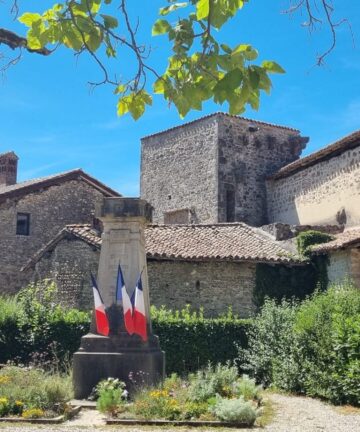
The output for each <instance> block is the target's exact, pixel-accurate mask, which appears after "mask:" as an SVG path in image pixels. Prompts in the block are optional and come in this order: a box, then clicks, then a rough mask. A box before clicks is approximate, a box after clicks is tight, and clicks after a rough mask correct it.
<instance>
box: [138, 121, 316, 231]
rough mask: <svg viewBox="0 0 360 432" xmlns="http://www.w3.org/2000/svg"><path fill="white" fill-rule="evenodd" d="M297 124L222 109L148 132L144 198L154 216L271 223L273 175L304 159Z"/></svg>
mask: <svg viewBox="0 0 360 432" xmlns="http://www.w3.org/2000/svg"><path fill="white" fill-rule="evenodd" d="M307 142H308V138H304V137H301V136H300V132H299V131H298V130H296V129H292V128H288V127H285V126H276V125H272V124H269V123H264V122H259V121H255V120H249V119H246V118H243V117H237V116H231V115H228V114H224V113H216V114H212V115H209V116H206V117H202V118H200V119H198V120H195V121H192V122H190V123H186V124H184V125H182V126H178V127H174V128H172V129H168V130H166V131H164V132H159V133H157V134H154V135H150V136H147V137H145V138H143V139H142V146H141V183H140V194H141V198H143V199H145V200H147V201H148V202H149V203H150V204H151V205H152V206H153V207H154V213H153V221H154V222H155V223H160V224H161V223H205V224H207V223H209V224H211V223H218V222H246V223H248V224H249V225H253V226H259V225H262V224H265V223H267V208H266V187H265V180H266V178H267V177H268V176H269V175H271V174H273V173H274V172H276V171H277V170H278V169H280V168H281V167H283V166H284V165H287V164H289V163H290V162H293V161H294V160H296V159H298V158H299V156H300V154H301V152H302V150H303V149H304V147H305V145H306V143H307Z"/></svg>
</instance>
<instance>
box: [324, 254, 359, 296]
mask: <svg viewBox="0 0 360 432" xmlns="http://www.w3.org/2000/svg"><path fill="white" fill-rule="evenodd" d="M328 277H329V283H340V282H343V281H344V280H346V279H349V280H351V281H353V282H354V283H355V285H356V286H357V287H358V288H360V249H359V248H349V249H344V250H338V251H333V252H330V254H329V266H328Z"/></svg>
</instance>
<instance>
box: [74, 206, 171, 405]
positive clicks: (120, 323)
mask: <svg viewBox="0 0 360 432" xmlns="http://www.w3.org/2000/svg"><path fill="white" fill-rule="evenodd" d="M151 211H152V208H151V206H150V205H149V204H148V203H147V202H146V201H144V200H141V199H138V198H104V201H103V204H102V206H101V208H99V209H98V210H97V217H98V218H99V219H100V220H101V221H102V223H103V234H102V244H101V252H100V261H99V269H98V288H99V290H100V293H101V296H102V298H103V301H104V303H105V306H106V308H107V315H108V318H109V322H110V334H109V336H102V335H99V334H96V324H95V320H94V317H93V320H92V324H91V328H90V333H89V334H87V335H86V336H83V337H82V338H81V345H80V349H79V350H78V351H77V352H76V353H75V354H74V358H73V380H74V391H75V398H78V399H83V398H86V397H87V396H89V394H90V393H91V390H92V389H93V387H94V386H95V385H96V384H97V383H98V382H99V381H101V380H102V379H106V378H109V377H112V378H119V379H121V380H122V381H125V383H126V384H127V387H128V388H130V390H131V386H132V384H133V383H132V380H131V379H130V378H129V376H132V377H136V376H138V378H137V381H139V379H140V378H141V380H143V381H144V384H155V383H156V382H157V381H159V380H160V379H162V378H163V377H164V368H165V355H164V353H163V352H162V351H161V350H160V347H159V341H158V338H157V336H154V335H153V334H152V328H151V321H150V302H149V286H148V277H147V268H146V251H145V236H144V229H145V227H146V224H147V223H149V222H151ZM119 263H120V265H121V268H122V271H123V275H124V279H125V285H126V288H127V291H128V293H129V296H131V295H132V293H133V291H134V289H135V285H136V282H137V280H138V277H139V275H140V273H141V281H142V287H143V296H144V302H145V313H146V317H147V332H148V340H147V341H146V342H143V341H142V340H141V338H140V337H139V336H138V335H129V334H128V333H127V332H126V329H125V325H124V319H123V310H122V306H119V305H116V303H115V292H116V280H117V271H118V265H119ZM93 315H94V314H93Z"/></svg>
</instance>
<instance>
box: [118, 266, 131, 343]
mask: <svg viewBox="0 0 360 432" xmlns="http://www.w3.org/2000/svg"><path fill="white" fill-rule="evenodd" d="M116 302H122V307H123V311H124V322H125V328H126V330H127V332H128V333H129V334H130V335H132V334H133V333H134V322H133V307H132V304H131V300H130V297H129V294H128V293H127V291H126V287H125V281H124V276H123V273H122V270H121V267H120V264H119V267H118V275H117V282H116Z"/></svg>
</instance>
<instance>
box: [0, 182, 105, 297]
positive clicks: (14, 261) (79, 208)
mask: <svg viewBox="0 0 360 432" xmlns="http://www.w3.org/2000/svg"><path fill="white" fill-rule="evenodd" d="M102 198H103V195H102V194H101V193H100V192H99V191H97V190H96V189H94V188H93V187H91V186H90V185H88V184H87V183H85V182H83V181H81V180H72V181H67V182H64V183H61V184H59V185H56V186H51V187H49V188H47V189H44V190H41V191H38V192H32V193H30V194H28V195H25V196H22V197H18V198H16V199H15V198H14V199H11V200H7V201H6V202H4V203H1V204H0V220H1V224H0V293H13V292H16V291H17V290H19V289H20V288H21V287H22V285H23V284H24V283H26V281H27V280H26V278H25V277H24V275H23V274H22V273H20V268H21V267H22V266H23V265H24V264H25V263H26V262H27V261H28V260H29V259H30V258H31V256H32V255H33V254H34V253H35V252H36V251H37V250H38V249H40V248H41V247H42V246H43V245H44V244H45V243H46V242H48V241H50V240H51V239H52V238H53V237H54V236H55V235H56V234H57V233H58V232H59V231H60V230H61V229H62V228H63V227H64V226H65V225H66V224H72V223H90V222H92V218H93V213H94V210H95V206H96V203H98V202H101V201H102ZM19 212H20V213H29V214H30V235H28V236H23V235H16V216H17V213H19Z"/></svg>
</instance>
